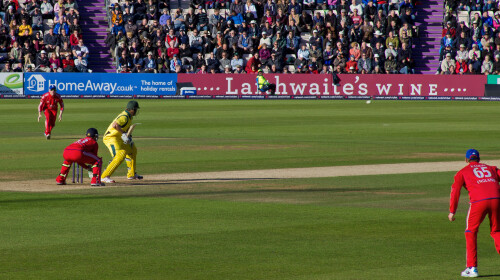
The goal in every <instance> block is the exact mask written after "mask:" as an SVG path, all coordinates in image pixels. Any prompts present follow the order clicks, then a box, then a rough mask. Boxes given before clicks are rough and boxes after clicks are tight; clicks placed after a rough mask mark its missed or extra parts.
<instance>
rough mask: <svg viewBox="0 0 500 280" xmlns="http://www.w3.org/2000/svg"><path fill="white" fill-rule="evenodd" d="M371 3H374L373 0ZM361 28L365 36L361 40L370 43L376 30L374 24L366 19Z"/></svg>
mask: <svg viewBox="0 0 500 280" xmlns="http://www.w3.org/2000/svg"><path fill="white" fill-rule="evenodd" d="M370 3H372V2H370ZM360 29H361V34H363V37H362V38H361V40H362V41H363V42H365V43H370V41H371V40H372V38H373V32H374V31H373V30H374V29H373V26H371V24H370V22H368V21H367V20H365V21H364V22H363V25H362V26H361V28H360Z"/></svg>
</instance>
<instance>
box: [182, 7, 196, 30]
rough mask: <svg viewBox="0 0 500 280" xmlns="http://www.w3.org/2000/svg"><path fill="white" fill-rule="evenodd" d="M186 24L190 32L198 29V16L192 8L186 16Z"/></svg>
mask: <svg viewBox="0 0 500 280" xmlns="http://www.w3.org/2000/svg"><path fill="white" fill-rule="evenodd" d="M184 24H185V25H186V29H187V30H188V31H193V30H194V29H195V28H196V15H195V14H194V9H193V8H190V9H189V10H188V12H187V14H186V15H185V16H184Z"/></svg>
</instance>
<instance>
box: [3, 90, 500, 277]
mask: <svg viewBox="0 0 500 280" xmlns="http://www.w3.org/2000/svg"><path fill="white" fill-rule="evenodd" d="M138 102H139V105H140V107H141V109H140V112H139V114H138V116H137V117H135V118H134V122H135V123H141V124H140V125H138V126H137V127H136V129H135V131H134V142H135V144H136V145H137V148H138V157H137V159H138V164H137V167H138V172H139V173H140V174H141V175H144V178H145V179H144V180H142V181H127V180H126V179H125V174H126V166H125V164H124V163H123V164H122V166H120V167H119V168H118V170H117V171H116V173H115V174H114V176H113V178H114V179H115V180H116V181H117V184H114V185H107V186H106V187H99V188H95V187H94V188H91V187H90V180H89V179H88V178H86V179H85V180H86V181H85V183H84V184H83V185H78V184H71V183H69V184H68V185H66V186H57V185H55V178H56V176H57V175H58V173H59V170H60V167H61V163H62V151H63V149H64V148H65V147H66V146H67V145H69V144H70V143H72V142H74V141H76V140H77V139H79V138H83V137H84V134H85V132H86V131H87V129H88V128H90V127H95V128H97V129H98V131H99V133H100V135H101V137H100V139H99V144H100V147H99V148H100V149H99V154H100V156H102V157H103V159H104V162H105V163H107V162H108V161H109V160H110V154H109V152H108V150H107V148H106V147H105V146H104V144H103V143H102V135H103V134H104V132H105V130H106V128H107V127H108V126H109V124H110V123H111V121H112V120H113V119H114V118H115V117H116V116H117V115H118V114H119V113H120V112H121V111H123V109H124V108H125V105H126V103H127V100H91V99H86V100H69V99H68V100H65V113H64V115H63V120H62V122H57V123H56V127H55V128H54V130H53V133H52V139H51V140H45V137H44V136H43V130H44V128H43V122H42V121H41V122H40V123H38V122H37V121H36V120H37V115H38V114H37V106H38V100H2V99H0V123H1V124H2V129H1V130H0V144H1V147H2V152H1V153H0V158H1V159H2V160H1V161H0V228H1V230H0V267H1V269H0V279H23V280H25V279H51V280H53V279H203V280H207V279H217V280H220V279H273V280H275V279H283V280H290V279H297V280H298V279H301V280H302V279H304V280H305V279H319V280H323V279H324V280H326V279H340V280H343V279H370V280H372V279H404V280H410V279H459V278H460V272H461V271H462V270H463V269H464V267H465V240H464V235H463V232H464V229H465V218H466V213H467V210H468V197H467V194H466V192H465V191H462V197H461V201H460V205H459V209H458V212H457V216H456V217H457V220H456V221H455V222H453V223H451V222H449V221H448V219H447V215H448V207H449V193H450V186H451V183H452V181H453V175H454V174H455V172H456V171H458V169H459V168H460V167H461V166H464V165H465V162H463V160H464V156H465V151H466V150H467V149H469V148H475V149H478V150H479V152H480V153H481V159H482V161H483V162H485V163H487V164H491V165H500V126H499V125H498V121H497V120H496V119H497V117H498V116H499V115H500V110H499V109H500V103H496V102H465V101H464V102H460V101H377V100H375V101H373V102H372V103H371V104H366V103H365V101H343V100H341V101H334V100H332V101H327V100H303V101H301V100H138ZM461 162H463V165H462V163H461ZM488 231H489V230H488V222H487V221H486V222H484V223H483V225H482V226H481V228H480V232H479V237H478V250H479V253H478V259H479V273H480V275H481V276H483V277H486V278H487V279H500V266H499V265H498V264H499V263H500V256H499V255H498V254H497V253H496V252H495V249H494V245H493V240H492V238H491V237H490V236H489V232H488Z"/></svg>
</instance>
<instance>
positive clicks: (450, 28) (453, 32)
mask: <svg viewBox="0 0 500 280" xmlns="http://www.w3.org/2000/svg"><path fill="white" fill-rule="evenodd" d="M456 32H457V31H456V29H455V27H454V26H452V25H451V21H448V22H447V23H446V26H445V28H443V31H442V32H441V37H445V36H446V34H447V33H450V35H451V38H453V39H455V37H456V34H457V33H456Z"/></svg>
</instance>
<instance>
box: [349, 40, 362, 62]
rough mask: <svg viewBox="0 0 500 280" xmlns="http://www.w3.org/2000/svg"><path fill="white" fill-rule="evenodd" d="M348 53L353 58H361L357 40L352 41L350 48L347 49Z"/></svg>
mask: <svg viewBox="0 0 500 280" xmlns="http://www.w3.org/2000/svg"><path fill="white" fill-rule="evenodd" d="M349 55H350V56H351V59H352V57H354V60H356V61H358V59H360V58H361V50H360V49H359V44H358V43H357V42H353V43H352V44H351V49H349Z"/></svg>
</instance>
